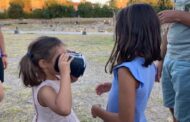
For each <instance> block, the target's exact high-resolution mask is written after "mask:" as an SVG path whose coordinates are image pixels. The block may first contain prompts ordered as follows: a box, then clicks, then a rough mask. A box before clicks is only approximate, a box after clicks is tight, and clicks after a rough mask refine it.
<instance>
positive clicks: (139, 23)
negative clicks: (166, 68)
mask: <svg viewBox="0 0 190 122" xmlns="http://www.w3.org/2000/svg"><path fill="white" fill-rule="evenodd" d="M160 44H161V32H160V22H159V19H158V16H157V14H156V12H155V11H154V10H153V8H152V7H151V6H150V5H148V4H133V5H130V6H128V7H126V8H124V9H122V10H121V11H120V12H119V13H118V15H117V18H116V28H115V45H114V48H113V50H112V53H111V56H110V57H109V60H108V61H107V63H106V66H105V71H106V72H107V68H109V72H110V73H112V71H113V67H114V66H115V65H118V64H120V63H122V62H129V61H132V60H133V59H135V58H136V57H137V56H140V57H143V58H144V59H145V62H144V64H143V66H145V67H147V66H148V65H150V64H151V63H152V62H153V61H155V60H160V59H161V55H160Z"/></svg>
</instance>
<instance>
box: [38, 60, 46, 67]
mask: <svg viewBox="0 0 190 122" xmlns="http://www.w3.org/2000/svg"><path fill="white" fill-rule="evenodd" d="M38 65H39V67H40V68H42V69H44V68H46V67H47V66H48V64H47V62H46V61H45V60H44V59H40V60H39V62H38Z"/></svg>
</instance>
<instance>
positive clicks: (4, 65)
mask: <svg viewBox="0 0 190 122" xmlns="http://www.w3.org/2000/svg"><path fill="white" fill-rule="evenodd" d="M2 61H3V67H4V69H6V68H7V65H8V61H7V57H5V56H4V57H2Z"/></svg>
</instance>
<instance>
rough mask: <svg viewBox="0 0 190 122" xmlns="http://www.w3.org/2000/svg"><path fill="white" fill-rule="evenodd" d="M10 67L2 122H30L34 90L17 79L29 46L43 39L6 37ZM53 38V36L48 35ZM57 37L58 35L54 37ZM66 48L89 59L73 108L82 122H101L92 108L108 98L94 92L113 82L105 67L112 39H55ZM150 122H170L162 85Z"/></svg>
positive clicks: (152, 103) (75, 90)
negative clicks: (94, 114)
mask: <svg viewBox="0 0 190 122" xmlns="http://www.w3.org/2000/svg"><path fill="white" fill-rule="evenodd" d="M4 36H5V41H6V49H7V53H8V55H9V58H8V60H9V66H8V69H7V70H6V71H5V83H4V88H5V93H6V95H5V99H4V100H3V102H2V103H0V110H1V111H0V122H30V121H31V120H32V118H33V115H34V109H33V105H32V98H31V90H30V88H25V87H23V85H22V82H21V80H20V79H19V78H18V62H19V60H20V58H21V57H22V56H23V55H24V54H25V53H26V49H27V46H28V44H29V43H30V42H31V41H32V40H34V39H36V38H37V37H39V36H41V35H38V34H21V35H14V34H10V33H4ZM49 36H51V35H49ZM53 36H55V35H53ZM56 37H58V38H60V39H62V40H63V42H64V43H65V44H66V45H67V47H68V48H69V49H71V50H76V51H78V52H81V53H83V54H84V55H85V56H86V58H87V62H88V64H87V70H86V72H85V75H84V76H83V77H82V78H81V79H80V80H79V82H77V83H75V84H73V87H72V89H73V102H74V103H73V107H74V110H75V112H76V114H77V115H78V117H79V119H80V120H81V122H101V120H99V119H92V117H91V115H90V108H91V106H92V105H93V104H96V103H100V104H102V105H103V107H105V105H106V98H107V95H103V96H101V97H97V96H96V94H95V92H94V89H95V86H96V85H97V84H98V83H100V82H102V81H111V76H110V75H108V74H105V73H104V65H105V63H106V60H107V58H108V57H109V54H110V52H111V49H112V47H113V40H112V36H110V35H98V36H97V35H87V36H82V35H56ZM146 113H147V118H148V120H149V121H150V122H168V117H169V113H168V112H167V111H166V110H165V109H164V108H163V107H162V96H161V89H160V85H159V84H156V86H155V88H154V90H153V93H152V95H151V98H150V102H149V105H148V110H147V112H146Z"/></svg>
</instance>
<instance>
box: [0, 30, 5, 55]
mask: <svg viewBox="0 0 190 122" xmlns="http://www.w3.org/2000/svg"><path fill="white" fill-rule="evenodd" d="M0 48H1V51H2V52H1V53H3V54H5V53H6V50H5V43H4V38H3V34H2V32H1V29H0Z"/></svg>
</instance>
